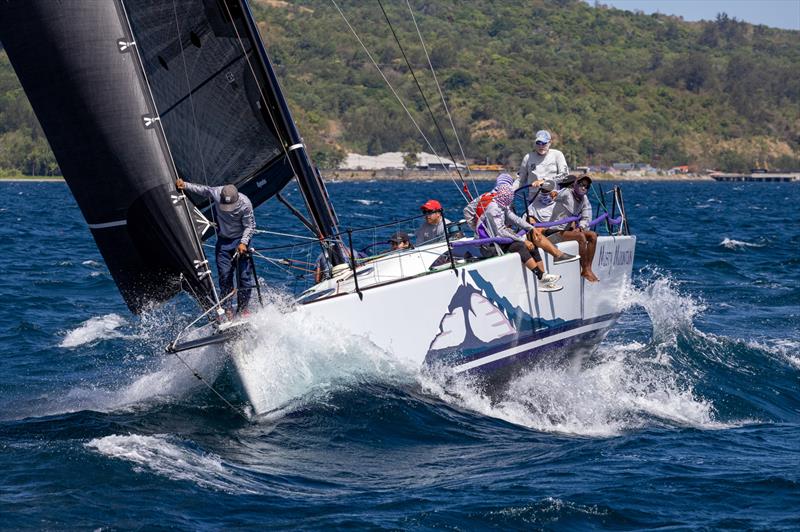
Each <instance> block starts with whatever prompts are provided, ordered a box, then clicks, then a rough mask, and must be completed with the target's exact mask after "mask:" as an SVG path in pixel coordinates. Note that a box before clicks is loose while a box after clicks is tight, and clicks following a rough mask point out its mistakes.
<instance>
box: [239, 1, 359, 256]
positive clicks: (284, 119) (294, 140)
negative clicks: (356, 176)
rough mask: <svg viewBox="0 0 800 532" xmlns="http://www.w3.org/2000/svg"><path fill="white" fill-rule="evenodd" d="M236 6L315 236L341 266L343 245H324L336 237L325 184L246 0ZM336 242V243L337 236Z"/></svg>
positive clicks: (332, 211)
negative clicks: (271, 98)
mask: <svg viewBox="0 0 800 532" xmlns="http://www.w3.org/2000/svg"><path fill="white" fill-rule="evenodd" d="M239 4H240V6H241V7H242V10H243V11H244V12H245V13H246V16H245V19H246V20H247V23H248V25H249V28H250V31H251V33H252V34H253V36H254V37H255V38H254V39H253V41H255V42H256V50H257V51H258V54H259V56H260V59H261V61H262V63H263V66H264V70H265V72H266V75H267V79H266V82H267V84H268V86H269V90H270V91H271V92H272V94H273V95H274V96H275V101H276V103H277V104H278V105H277V107H276V108H275V109H274V110H275V111H277V114H278V116H277V118H278V119H279V122H280V125H281V126H282V128H283V130H284V133H285V135H286V139H285V140H286V142H287V144H288V147H287V148H286V150H287V153H288V157H289V161H290V163H291V166H292V168H293V169H294V170H295V176H296V177H297V183H298V185H299V186H300V191H301V193H302V195H303V198H304V199H305V201H306V206H307V207H308V210H309V214H310V215H311V218H312V219H313V221H314V223H315V225H316V226H317V232H318V234H317V237H318V238H319V239H320V242H321V243H323V247H324V248H325V249H326V250H328V251H332V250H335V251H334V252H332V253H330V255H331V257H330V260H331V262H332V263H333V264H334V265H336V264H340V263H343V262H345V258H344V255H343V253H342V251H341V250H342V249H343V246H327V245H325V242H326V241H329V240H332V239H333V238H334V235H338V233H339V228H338V219H337V217H336V213H335V212H334V210H333V205H331V203H330V201H329V200H328V193H327V191H326V190H325V184H324V183H323V182H322V178H321V177H320V175H319V172H317V171H316V170H315V169H314V166H313V165H312V163H311V158H310V157H309V155H308V151H307V150H306V145H305V143H304V142H303V138H302V137H301V136H300V132H299V131H298V130H297V126H296V125H295V122H294V119H293V118H292V113H291V111H290V110H289V106H288V105H287V103H286V98H284V96H283V91H282V90H281V87H280V83H279V82H278V77H277V76H276V75H275V69H274V68H273V66H272V61H271V60H270V58H269V55H268V54H267V51H266V49H265V48H264V43H263V40H262V39H261V36H260V33H259V31H258V26H257V25H256V24H255V21H254V20H255V19H254V18H253V13H252V11H251V10H250V6H249V4H248V3H247V1H246V0H239ZM336 239H337V240H338V236H337V237H336Z"/></svg>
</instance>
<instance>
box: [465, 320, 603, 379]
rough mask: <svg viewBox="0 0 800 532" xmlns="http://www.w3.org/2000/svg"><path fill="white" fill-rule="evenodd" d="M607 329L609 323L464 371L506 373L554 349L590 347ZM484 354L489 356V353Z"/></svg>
mask: <svg viewBox="0 0 800 532" xmlns="http://www.w3.org/2000/svg"><path fill="white" fill-rule="evenodd" d="M612 325H613V324H612ZM609 329H611V325H609V326H608V327H604V328H602V329H596V330H594V331H588V332H585V333H581V334H577V335H575V336H570V337H568V338H564V339H562V340H557V341H555V342H553V343H550V344H546V345H542V346H538V347H534V348H532V349H530V350H527V351H522V352H520V353H516V354H514V355H510V356H507V357H504V358H501V359H499V360H495V361H492V362H487V363H486V364H483V365H481V366H477V367H474V368H471V369H468V370H466V371H465V372H464V373H467V374H470V375H481V376H487V375H489V374H492V373H495V372H498V371H501V372H503V373H506V372H509V370H511V371H513V370H514V369H521V368H522V367H525V366H531V365H533V363H534V361H535V360H537V359H540V358H542V357H543V356H545V355H547V354H549V353H553V352H555V351H563V350H565V349H566V348H574V347H576V346H577V347H579V348H585V349H591V348H593V347H594V346H595V345H597V344H598V343H599V342H600V340H601V339H602V338H603V337H604V336H605V334H606V333H607V332H608V331H609ZM576 344H577V345H576ZM486 356H489V354H487V355H486Z"/></svg>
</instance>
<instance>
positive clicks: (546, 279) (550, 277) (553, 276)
mask: <svg viewBox="0 0 800 532" xmlns="http://www.w3.org/2000/svg"><path fill="white" fill-rule="evenodd" d="M559 279H561V276H560V275H558V274H557V273H545V274H544V275H542V278H541V279H539V280H540V281H541V282H543V283H545V284H546V283H555V282H556V281H558V280H559Z"/></svg>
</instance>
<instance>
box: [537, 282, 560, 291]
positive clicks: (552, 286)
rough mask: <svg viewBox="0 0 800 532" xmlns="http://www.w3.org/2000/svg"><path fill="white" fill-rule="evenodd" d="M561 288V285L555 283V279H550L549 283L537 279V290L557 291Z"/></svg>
mask: <svg viewBox="0 0 800 532" xmlns="http://www.w3.org/2000/svg"><path fill="white" fill-rule="evenodd" d="M563 288H564V287H563V286H561V285H559V284H556V282H555V281H551V282H549V283H545V282H542V281H539V286H538V290H539V292H558V291H559V290H563Z"/></svg>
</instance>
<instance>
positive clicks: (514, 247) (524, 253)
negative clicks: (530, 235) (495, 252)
mask: <svg viewBox="0 0 800 532" xmlns="http://www.w3.org/2000/svg"><path fill="white" fill-rule="evenodd" d="M500 249H502V250H503V251H505V252H509V251H510V252H512V253H517V254H519V258H520V260H522V262H523V263H525V262H528V261H529V260H530V259H533V260H534V261H536V262H539V261H540V260H542V256H541V255H540V254H539V248H533V256H531V252H530V251H528V248H527V247H525V243H524V242H520V241H518V240H515V241H514V242H512V243H510V244H500Z"/></svg>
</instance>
